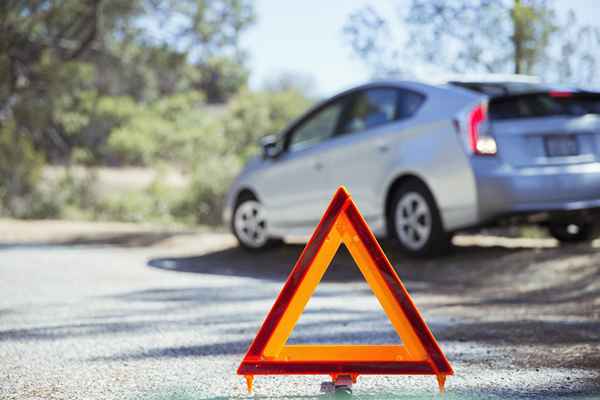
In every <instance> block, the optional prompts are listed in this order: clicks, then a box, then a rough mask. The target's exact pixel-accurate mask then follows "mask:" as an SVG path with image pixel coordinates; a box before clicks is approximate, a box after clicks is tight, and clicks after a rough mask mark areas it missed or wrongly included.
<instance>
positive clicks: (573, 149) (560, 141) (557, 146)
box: [544, 135, 579, 157]
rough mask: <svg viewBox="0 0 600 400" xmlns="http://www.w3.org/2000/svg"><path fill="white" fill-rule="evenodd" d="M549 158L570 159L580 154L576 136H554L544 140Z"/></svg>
mask: <svg viewBox="0 0 600 400" xmlns="http://www.w3.org/2000/svg"><path fill="white" fill-rule="evenodd" d="M544 143H545V145H546V155H547V156H548V157H569V156H576V155H578V154H579V147H578V146H577V138H576V137H575V136H574V135H560V136H557V135H553V136H546V137H545V138H544Z"/></svg>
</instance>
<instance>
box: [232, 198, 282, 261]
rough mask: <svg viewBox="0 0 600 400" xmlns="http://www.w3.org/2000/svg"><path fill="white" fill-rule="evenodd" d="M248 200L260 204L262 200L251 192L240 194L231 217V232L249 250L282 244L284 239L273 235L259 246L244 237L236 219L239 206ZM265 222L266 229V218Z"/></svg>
mask: <svg viewBox="0 0 600 400" xmlns="http://www.w3.org/2000/svg"><path fill="white" fill-rule="evenodd" d="M246 202H255V203H257V204H260V201H259V200H258V199H257V198H256V196H254V195H253V194H252V193H249V192H245V193H242V194H241V195H240V196H239V198H238V199H237V202H236V204H235V207H234V209H233V214H232V217H231V227H230V228H231V232H232V233H233V235H234V236H235V238H236V239H237V241H238V244H239V245H240V247H241V248H243V249H244V250H246V251H249V252H263V251H265V250H268V249H271V248H273V247H275V246H278V245H280V244H282V243H283V241H282V240H281V239H277V238H271V237H267V238H266V240H265V241H264V243H263V244H261V245H259V246H253V245H250V244H249V243H248V242H247V241H246V240H244V238H243V237H242V235H243V233H242V232H238V229H237V228H236V222H235V221H236V216H237V213H238V210H239V208H240V207H242V206H243V205H244V203H246ZM264 223H265V229H266V220H265V222H264Z"/></svg>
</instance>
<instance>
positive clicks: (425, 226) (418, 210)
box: [395, 192, 432, 250]
mask: <svg viewBox="0 0 600 400" xmlns="http://www.w3.org/2000/svg"><path fill="white" fill-rule="evenodd" d="M395 214H396V215H395V217H396V218H395V221H396V232H398V237H399V239H400V241H401V242H402V243H403V244H404V245H405V246H406V247H408V248H409V249H411V250H420V249H421V248H422V247H423V246H424V245H425V243H427V240H429V236H430V235H431V224H432V221H431V210H430V209H429V205H428V204H427V201H426V200H425V198H423V196H421V195H420V194H419V193H416V192H409V193H406V194H405V195H404V196H402V198H401V199H400V201H399V202H398V205H397V207H396V213H395Z"/></svg>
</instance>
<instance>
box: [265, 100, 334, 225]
mask: <svg viewBox="0 0 600 400" xmlns="http://www.w3.org/2000/svg"><path fill="white" fill-rule="evenodd" d="M345 104H346V98H345V97H341V98H337V99H334V100H333V101H331V102H329V103H327V104H325V105H324V106H321V107H319V108H318V109H317V110H315V111H313V112H311V113H310V114H309V115H308V116H307V117H305V118H303V119H302V120H301V121H300V122H299V123H297V124H296V125H295V126H293V127H292V128H291V129H290V130H289V131H288V132H287V133H286V134H285V138H284V145H283V148H284V149H283V152H282V153H281V155H280V156H279V157H277V158H275V159H273V160H271V161H270V165H269V166H268V167H267V168H265V170H264V173H262V174H261V177H260V178H259V180H258V182H257V184H258V186H259V187H258V189H259V192H260V193H261V194H262V199H261V200H262V201H263V203H264V204H265V206H266V209H267V212H268V219H269V224H270V226H271V228H272V231H273V232H275V233H279V234H286V235H287V234H300V235H304V234H306V233H307V232H308V231H307V229H308V227H313V226H314V225H316V223H317V222H318V220H319V218H320V216H321V214H322V213H323V211H324V209H325V207H326V206H327V202H328V201H329V198H330V197H331V196H332V194H333V192H332V191H331V190H330V187H331V186H330V185H329V178H328V171H327V169H328V167H329V165H327V162H326V161H325V160H323V157H322V156H323V152H324V151H325V150H326V148H327V145H326V144H327V141H328V140H330V139H331V137H332V136H333V135H334V133H335V132H336V130H337V126H338V122H339V120H340V116H341V115H342V112H343V110H344V106H345Z"/></svg>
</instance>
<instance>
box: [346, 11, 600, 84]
mask: <svg viewBox="0 0 600 400" xmlns="http://www.w3.org/2000/svg"><path fill="white" fill-rule="evenodd" d="M403 8H406V13H405V14H403V17H402V18H401V20H400V21H397V22H399V24H398V25H399V26H394V21H393V20H390V19H389V18H387V17H383V16H381V15H380V13H379V12H378V11H377V9H376V8H375V7H374V6H366V7H363V8H361V9H358V10H357V11H356V12H354V13H352V14H351V15H350V17H349V18H348V20H347V22H346V24H345V26H344V29H343V33H344V36H345V39H346V41H347V43H348V44H349V45H350V47H351V48H352V51H353V52H354V53H355V54H356V56H358V57H359V58H360V59H361V60H363V61H364V62H365V64H366V65H367V66H368V67H369V68H370V69H371V71H372V73H373V75H375V76H387V75H396V76H398V75H403V76H413V75H419V74H421V75H423V76H424V75H425V74H427V73H439V72H442V73H444V72H448V71H451V72H456V73H473V72H480V73H489V72H492V73H512V72H514V73H524V74H537V75H540V76H541V77H543V78H548V79H555V80H563V81H567V82H569V81H570V82H577V83H587V84H590V83H594V82H597V80H596V79H597V78H596V77H595V75H594V73H593V71H594V67H595V66H596V59H597V55H598V54H599V53H598V49H599V48H600V28H598V27H591V26H586V25H581V24H578V23H577V21H576V19H575V17H574V14H573V13H570V14H569V15H570V16H569V18H568V20H567V21H566V22H565V21H562V19H561V17H560V16H559V15H557V13H556V12H555V9H554V7H553V3H552V1H548V0H528V1H524V0H523V1H521V0H502V1H488V0H461V1H449V0H411V1H410V2H409V4H408V6H407V7H403ZM398 28H400V29H398ZM402 31H405V32H403V33H406V35H404V36H405V37H403V35H401V34H399V32H402ZM582 42H583V43H582ZM581 44H584V46H581ZM558 49H560V52H557V50H558ZM573 54H579V55H580V56H579V57H569V56H567V57H565V55H573ZM407 59H419V60H421V62H422V63H421V65H425V66H426V69H427V70H426V71H425V72H423V71H416V70H415V69H414V67H411V66H410V65H409V66H407V63H406V62H405V60H407ZM575 65H577V66H575ZM578 67H579V68H578ZM575 71H576V72H575Z"/></svg>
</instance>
